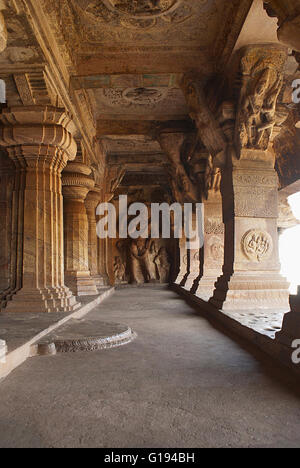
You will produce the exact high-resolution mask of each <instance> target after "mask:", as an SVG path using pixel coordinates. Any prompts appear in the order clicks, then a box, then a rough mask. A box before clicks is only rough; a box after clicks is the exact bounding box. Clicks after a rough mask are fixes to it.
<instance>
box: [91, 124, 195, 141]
mask: <svg viewBox="0 0 300 468" xmlns="http://www.w3.org/2000/svg"><path fill="white" fill-rule="evenodd" d="M168 128H169V129H170V130H171V131H177V132H180V131H181V132H184V133H188V132H193V131H194V126H193V123H192V122H191V121H190V120H173V121H172V120H171V121H167V122H163V121H158V120H157V121H156V120H155V121H148V120H98V122H97V137H98V138H101V137H104V136H109V135H120V136H124V135H151V136H152V135H155V134H156V133H157V132H159V131H160V130H164V129H168Z"/></svg>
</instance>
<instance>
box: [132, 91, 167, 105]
mask: <svg viewBox="0 0 300 468" xmlns="http://www.w3.org/2000/svg"><path fill="white" fill-rule="evenodd" d="M166 94H167V90H163V89H157V88H129V89H125V91H123V98H124V99H125V100H126V101H128V102H130V103H131V104H134V105H136V106H152V105H154V104H156V103H157V102H159V101H161V100H162V99H164V98H165V97H166Z"/></svg>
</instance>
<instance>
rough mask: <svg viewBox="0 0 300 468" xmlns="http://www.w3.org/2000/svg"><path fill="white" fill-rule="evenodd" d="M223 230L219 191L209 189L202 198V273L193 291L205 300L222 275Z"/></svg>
mask: <svg viewBox="0 0 300 468" xmlns="http://www.w3.org/2000/svg"><path fill="white" fill-rule="evenodd" d="M224 231H225V227H224V224H223V217H222V197H221V193H220V191H213V190H209V192H208V197H207V199H206V200H204V248H203V275H202V277H201V278H200V281H199V284H198V287H197V290H196V291H195V294H196V295H197V296H198V297H200V298H201V299H203V300H205V301H208V300H209V299H210V298H211V297H212V295H213V292H214V289H215V283H216V281H217V279H218V278H219V276H221V275H222V267H223V263H224Z"/></svg>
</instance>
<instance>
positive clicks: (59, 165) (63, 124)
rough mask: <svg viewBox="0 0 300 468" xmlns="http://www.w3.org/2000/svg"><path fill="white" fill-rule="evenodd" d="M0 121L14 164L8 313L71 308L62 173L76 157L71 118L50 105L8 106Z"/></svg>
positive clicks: (73, 304) (1, 140)
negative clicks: (12, 274)
mask: <svg viewBox="0 0 300 468" xmlns="http://www.w3.org/2000/svg"><path fill="white" fill-rule="evenodd" d="M0 121H1V123H2V125H3V127H2V128H1V133H0V144H1V145H2V146H4V147H6V148H7V151H8V154H9V156H10V158H11V159H12V161H13V162H14V163H15V166H16V180H15V193H14V200H13V205H14V206H13V211H14V213H15V216H14V219H13V239H12V241H13V244H14V246H15V247H16V250H15V252H16V258H15V260H13V261H12V265H14V268H15V270H16V277H15V281H14V284H13V285H12V291H11V294H13V293H15V292H16V294H14V295H13V296H12V298H11V299H12V300H11V301H10V302H8V304H7V311H9V312H24V311H25V312H61V311H64V312H66V311H71V310H73V309H74V308H76V307H78V304H77V303H76V300H75V298H74V296H72V294H71V292H70V291H69V289H68V288H66V286H65V283H64V268H63V222H62V193H61V171H62V169H63V168H64V167H65V166H66V164H67V161H68V160H73V159H74V157H75V155H76V143H75V140H74V139H73V137H72V132H73V130H74V125H73V122H72V120H71V119H70V117H69V116H68V114H67V113H66V112H65V110H64V109H58V108H55V107H51V106H28V107H13V108H6V109H4V110H3V111H2V114H1V115H0Z"/></svg>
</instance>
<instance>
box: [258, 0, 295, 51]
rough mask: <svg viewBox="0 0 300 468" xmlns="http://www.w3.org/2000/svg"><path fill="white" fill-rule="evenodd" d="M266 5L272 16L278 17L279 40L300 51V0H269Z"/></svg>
mask: <svg viewBox="0 0 300 468" xmlns="http://www.w3.org/2000/svg"><path fill="white" fill-rule="evenodd" d="M264 5H265V8H266V10H267V13H268V14H269V15H270V16H272V17H277V18H278V39H279V41H280V42H282V43H283V44H285V45H287V46H288V47H290V48H291V49H294V50H297V51H298V52H300V2H299V0H268V1H264Z"/></svg>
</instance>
